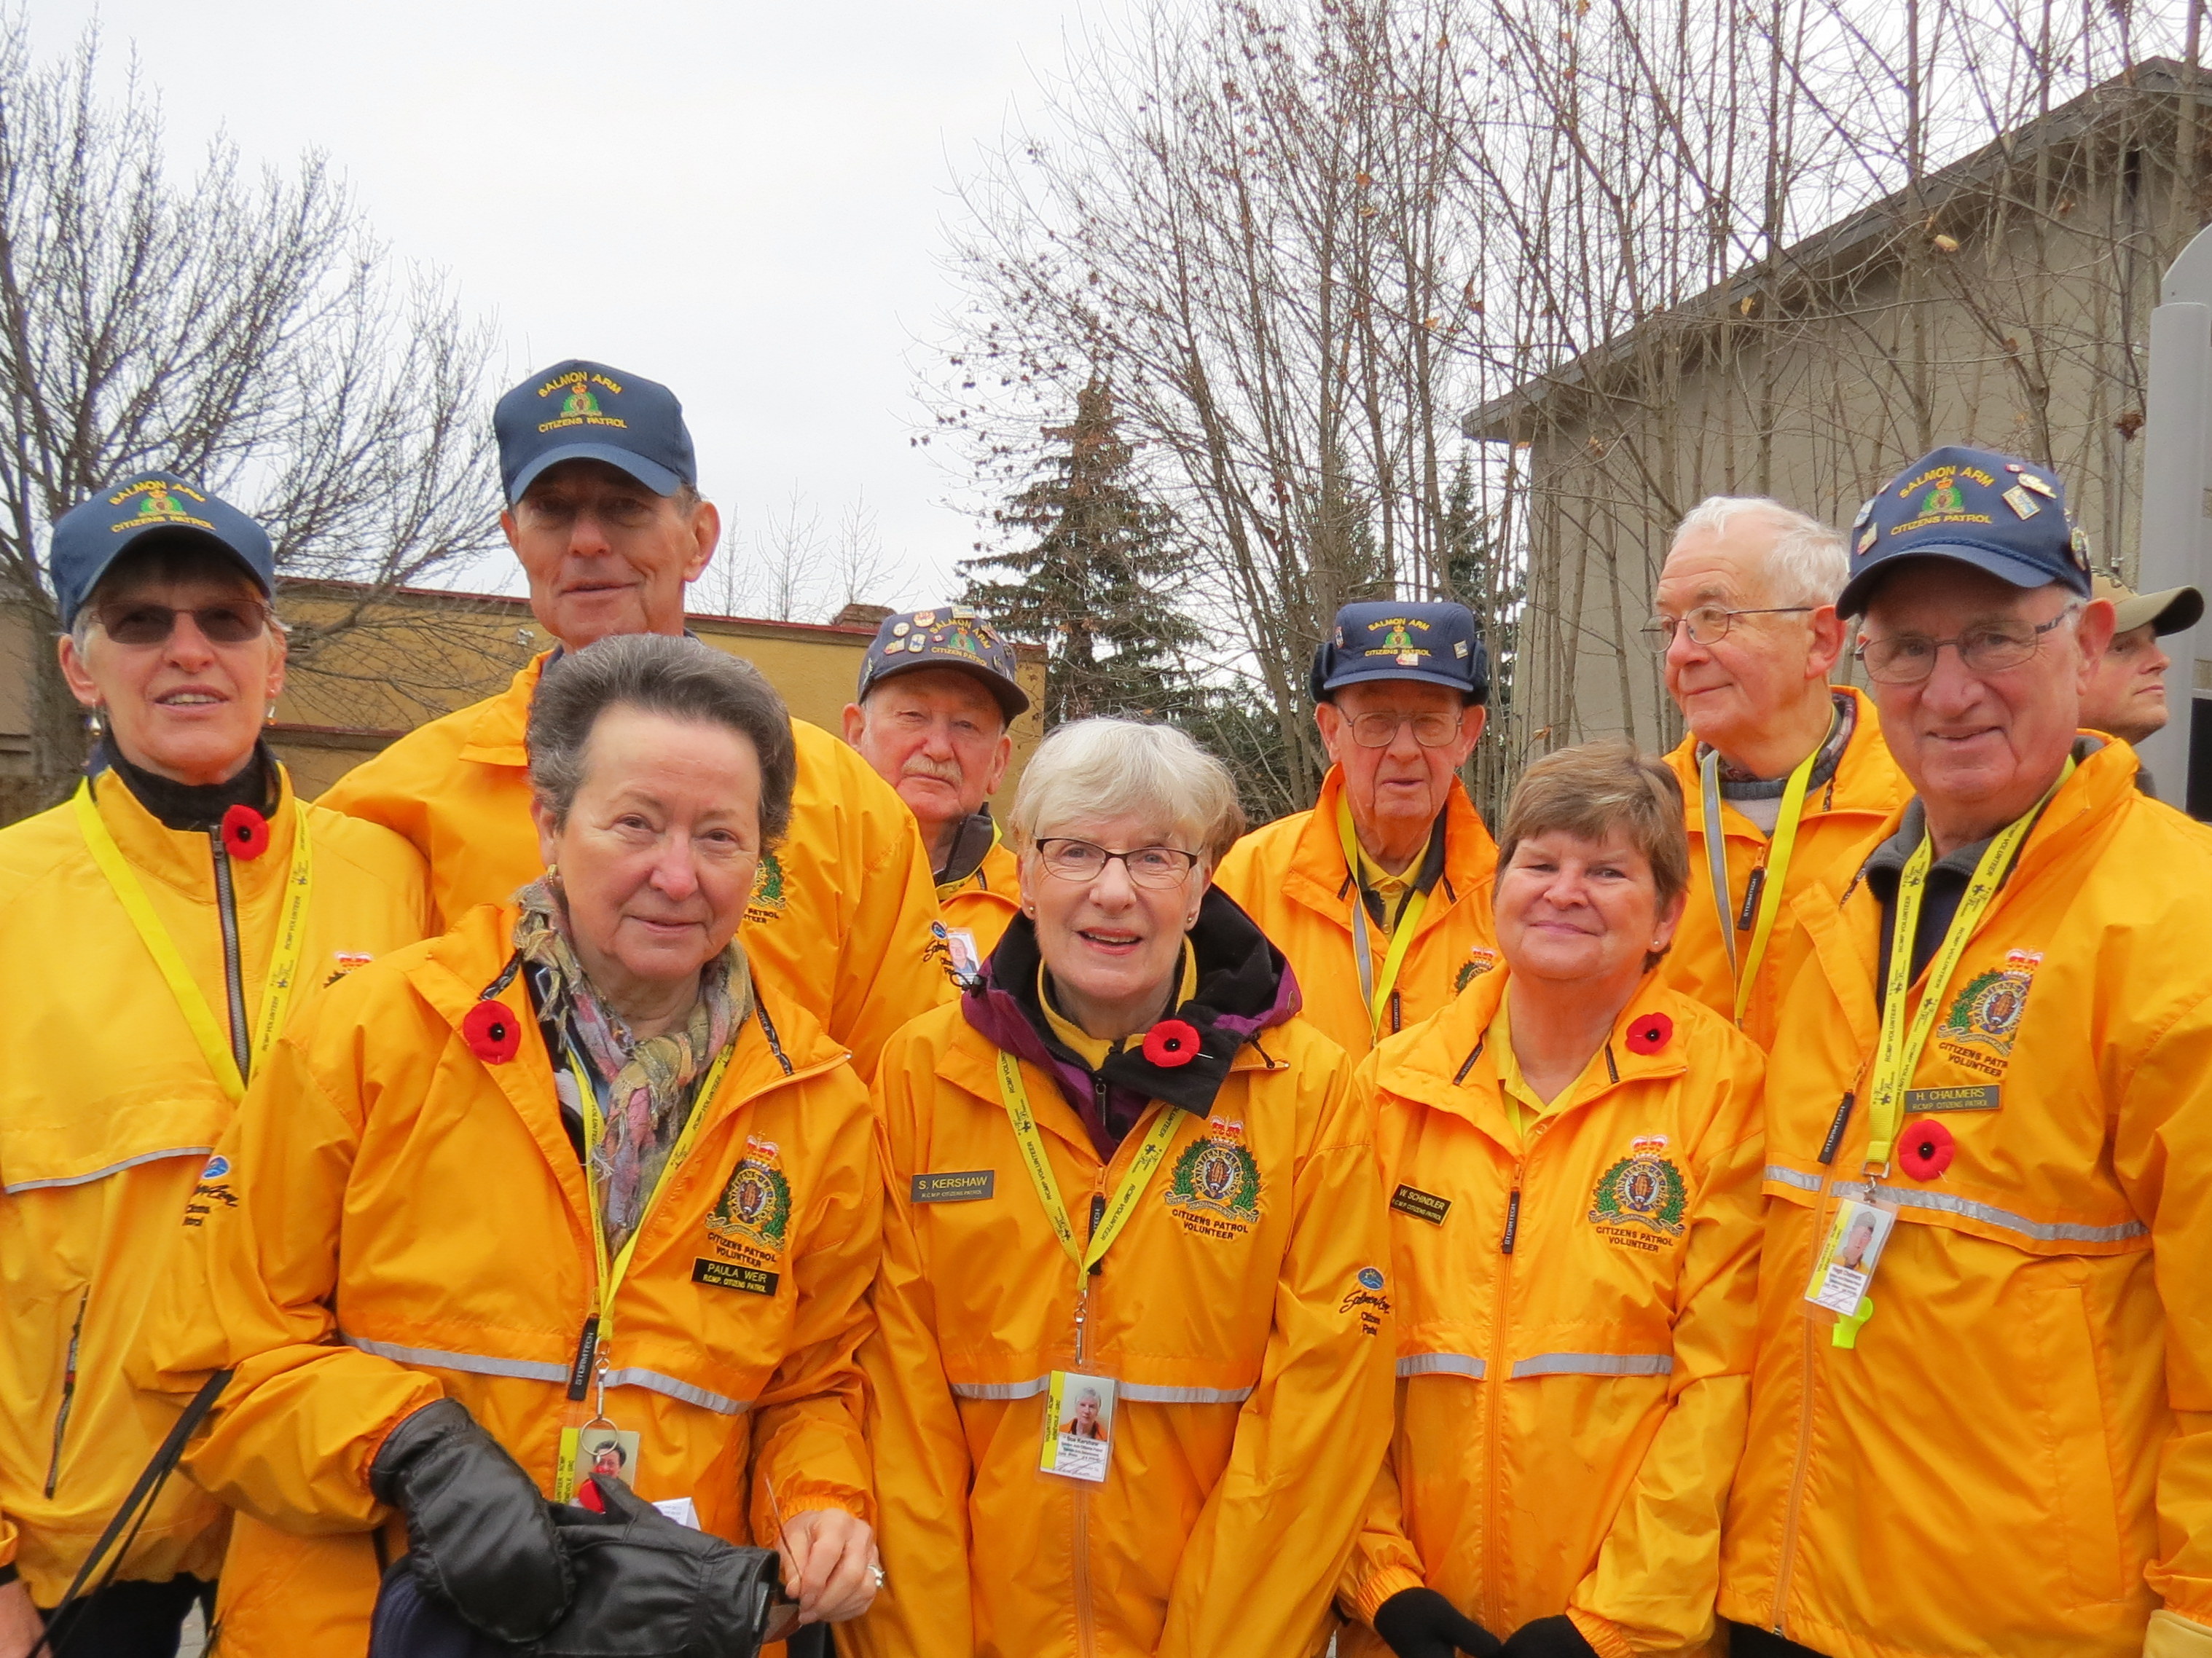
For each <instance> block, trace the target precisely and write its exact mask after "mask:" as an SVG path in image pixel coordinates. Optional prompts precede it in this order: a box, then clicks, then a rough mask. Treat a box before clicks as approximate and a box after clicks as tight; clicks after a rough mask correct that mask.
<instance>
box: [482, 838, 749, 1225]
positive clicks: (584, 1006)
mask: <svg viewBox="0 0 2212 1658" xmlns="http://www.w3.org/2000/svg"><path fill="white" fill-rule="evenodd" d="M515 902H517V903H519V904H520V905H521V907H522V914H521V915H520V917H519V918H518V919H517V920H516V921H515V924H514V948H515V950H516V951H517V952H518V953H519V954H520V956H521V957H522V959H523V960H524V961H525V962H526V963H529V965H530V967H531V969H532V973H531V981H532V984H533V985H534V986H535V987H537V990H538V1017H539V1019H540V1021H541V1022H542V1023H544V1025H545V1027H546V1029H547V1030H548V1031H549V1033H558V1035H559V1036H560V1038H561V1040H560V1042H559V1043H558V1044H557V1046H556V1060H555V1064H554V1067H553V1087H554V1090H555V1092H556V1093H557V1094H558V1095H559V1096H560V1099H561V1103H562V1106H563V1107H564V1108H566V1109H568V1110H571V1111H574V1113H575V1114H576V1116H577V1118H578V1120H579V1121H589V1119H588V1118H586V1116H585V1114H584V1102H583V1101H582V1100H581V1099H580V1098H578V1097H576V1095H577V1088H576V1078H575V1077H574V1073H573V1072H571V1070H570V1069H569V1067H568V1062H567V1061H568V1059H569V1057H570V1056H572V1055H573V1056H574V1057H575V1058H577V1059H580V1060H581V1061H582V1062H583V1064H584V1066H586V1068H587V1069H588V1071H589V1072H590V1073H591V1075H592V1078H593V1080H594V1082H595V1083H596V1084H599V1087H598V1088H597V1089H596V1090H595V1091H596V1092H598V1094H599V1098H600V1100H601V1101H603V1102H605V1126H604V1127H602V1129H601V1130H600V1133H599V1144H598V1145H586V1147H585V1148H584V1153H585V1162H586V1175H587V1176H588V1178H589V1179H590V1180H591V1181H592V1183H593V1185H594V1187H596V1188H597V1190H598V1194H599V1217H600V1224H601V1225H602V1227H603V1228H604V1229H605V1232H606V1243H607V1258H608V1260H613V1259H614V1257H615V1256H617V1254H621V1253H622V1247H623V1244H625V1243H626V1242H629V1237H630V1235H631V1234H632V1233H633V1232H635V1231H636V1230H637V1228H638V1223H639V1222H640V1221H641V1220H643V1219H644V1218H645V1204H646V1199H647V1198H648V1197H650V1196H651V1195H652V1193H653V1187H654V1186H655V1185H656V1184H657V1183H658V1182H659V1179H660V1172H661V1170H662V1169H665V1168H666V1167H667V1164H668V1156H669V1153H670V1152H671V1151H673V1150H674V1149H675V1145H676V1142H677V1140H678V1138H679V1137H680V1136H681V1135H682V1134H683V1132H684V1123H685V1121H687V1120H688V1119H689V1118H690V1114H691V1096H692V1091H693V1089H694V1088H695V1086H696V1084H697V1083H698V1081H699V1079H700V1078H702V1076H704V1075H705V1074H706V1072H707V1071H708V1068H709V1067H710V1066H713V1064H714V1060H716V1059H717V1058H718V1057H720V1054H721V1052H722V1050H723V1049H724V1048H727V1047H728V1046H729V1045H730V1042H731V1041H732V1038H733V1037H734V1036H735V1035H736V1033H737V1029H738V1025H739V1024H741V1023H743V1022H744V1019H745V1018H746V1017H747V1016H749V1015H750V1013H751V1012H752V1011H753V984H752V974H751V972H750V969H748V968H747V966H746V964H745V956H744V950H742V949H740V948H739V947H738V941H737V940H736V939H735V938H732V939H731V940H730V943H729V946H728V947H727V948H726V950H723V951H722V953H721V954H720V955H719V956H717V957H715V958H714V960H713V961H711V962H709V963H707V965H706V967H705V968H704V969H702V970H701V972H700V975H699V999H698V1000H697V1001H696V1002H695V1003H693V1004H692V1007H691V1011H690V1013H689V1014H688V1015H686V1016H685V1017H684V1023H682V1024H681V1025H679V1026H678V1027H677V1028H676V1029H673V1030H669V1031H665V1032H663V1033H662V1034H661V1035H658V1036H648V1037H647V1038H646V1040H645V1041H643V1042H638V1041H635V1039H634V1038H632V1037H631V1035H630V1034H629V1029H627V1028H626V1027H625V1026H624V1025H623V1023H622V1020H621V1018H620V1017H618V1016H617V1015H616V1014H614V1013H612V1012H611V1011H609V1010H608V1009H607V1008H606V1006H605V1005H604V1004H603V1003H601V1001H600V1000H599V993H598V991H596V990H595V989H593V988H592V981H591V980H590V978H589V977H588V976H586V974H585V972H584V968H583V963H580V961H578V960H577V959H576V952H575V949H574V944H572V943H571V942H570V939H569V937H568V901H567V899H566V897H565V896H563V895H562V890H561V885H560V882H559V880H558V878H556V877H554V876H550V875H549V876H545V877H544V878H541V879H539V880H536V881H533V882H532V883H531V884H529V885H528V886H526V887H525V888H523V889H522V890H521V891H520V892H518V893H517V894H515Z"/></svg>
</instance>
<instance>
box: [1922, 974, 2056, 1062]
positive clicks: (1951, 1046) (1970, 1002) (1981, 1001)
mask: <svg viewBox="0 0 2212 1658" xmlns="http://www.w3.org/2000/svg"><path fill="white" fill-rule="evenodd" d="M2042 964H2043V952H2042V951H2041V950H2013V951H2011V952H2010V953H2008V955H2007V956H2006V957H2005V961H2004V965H2003V966H2002V968H1998V969H1995V970H1993V971H1991V972H1988V973H1977V974H1976V975H1974V976H1973V977H1972V978H1971V979H1969V980H1967V981H1966V983H1965V984H1963V985H1961V986H1960V987H1959V993H1958V994H1957V995H1956V996H1954V997H1953V998H1952V999H1951V1006H1950V1010H1949V1011H1948V1012H1947V1013H1945V1014H1944V1016H1943V1023H1942V1024H1941V1025H1940V1026H1938V1027H1937V1035H1936V1046H1937V1047H1938V1048H1940V1049H1941V1050H1942V1054H1943V1055H1944V1057H1945V1058H1947V1059H1948V1060H1952V1061H1954V1063H1956V1064H1959V1065H1962V1066H1966V1068H1967V1069H1968V1070H1970V1071H1978V1072H1983V1073H1984V1074H1985V1075H1988V1076H1991V1077H1996V1076H2002V1075H2003V1074H2004V1070H2005V1066H2006V1063H2007V1061H2008V1060H2010V1059H2011V1058H2012V1045H2013V1041H2014V1039H2015V1037H2016V1036H2017V1035H2019V1034H2020V1022H2021V1016H2022V1015H2023V1014H2025V1013H2026V1012H2027V993H2028V991H2029V989H2030V988H2031V987H2033V984H2034V982H2035V969H2037V968H2039V967H2040V966H2041V965H2042Z"/></svg>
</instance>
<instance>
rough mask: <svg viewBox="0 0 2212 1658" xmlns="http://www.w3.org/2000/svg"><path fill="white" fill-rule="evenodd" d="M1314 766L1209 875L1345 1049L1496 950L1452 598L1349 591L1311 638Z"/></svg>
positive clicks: (1386, 1027)
mask: <svg viewBox="0 0 2212 1658" xmlns="http://www.w3.org/2000/svg"><path fill="white" fill-rule="evenodd" d="M1312 686H1313V699H1314V723H1315V724H1316V725H1317V726H1320V727H1321V740H1322V744H1323V745H1324V746H1325V747H1326V748H1327V749H1328V757H1329V761H1330V764H1329V768H1328V776H1327V777H1326V778H1324V779H1322V786H1321V799H1319V800H1318V801H1316V803H1315V805H1314V807H1313V810H1312V811H1300V812H1293V813H1291V815H1290V816H1289V817H1279V818H1277V819H1276V820H1275V821H1274V822H1273V823H1270V824H1268V825H1267V827H1266V828H1265V829H1258V830H1255V831H1254V832H1253V833H1252V834H1250V835H1246V836H1245V837H1244V838H1243V840H1242V841H1238V842H1237V845H1236V847H1233V848H1232V849H1231V852H1230V853H1229V855H1228V856H1227V857H1226V858H1225V859H1222V860H1221V869H1220V872H1219V873H1218V875H1217V876H1216V877H1215V878H1214V884H1216V885H1217V886H1218V887H1219V888H1220V889H1221V890H1223V891H1224V892H1225V893H1227V894H1228V895H1229V896H1231V898H1234V899H1235V900H1236V901H1237V903H1238V904H1240V905H1241V906H1243V909H1244V911H1245V913H1246V914H1249V915H1250V916H1251V918H1252V919H1253V920H1255V921H1257V922H1258V923H1259V924H1260V926H1261V931H1262V932H1266V933H1267V936H1268V937H1269V938H1272V939H1273V940H1274V941H1275V944H1276V945H1277V946H1278V947H1279V949H1280V950H1282V951H1283V953H1284V954H1285V956H1287V957H1290V960H1291V968H1292V969H1294V970H1295V971H1296V973H1297V979H1298V986H1299V988H1300V989H1301V990H1302V991H1303V992H1304V996H1305V1011H1306V1017H1308V1018H1309V1019H1310V1020H1312V1021H1313V1023H1315V1024H1316V1025H1317V1026H1319V1027H1320V1028H1321V1029H1322V1031H1323V1032H1324V1033H1325V1034H1326V1035H1328V1038H1329V1040H1330V1041H1332V1042H1334V1043H1336V1045H1337V1046H1338V1047H1340V1048H1342V1049H1344V1051H1345V1052H1346V1053H1347V1054H1350V1055H1352V1058H1353V1059H1355V1060H1357V1059H1358V1058H1360V1057H1361V1056H1362V1055H1364V1054H1366V1052H1367V1051H1368V1050H1369V1049H1370V1048H1373V1047H1374V1046H1375V1044H1376V1042H1377V1041H1378V1040H1380V1039H1381V1038H1382V1037H1384V1036H1388V1035H1389V1034H1390V1033H1391V1032H1392V1031H1394V1030H1403V1029H1407V1027H1408V1026H1410V1025H1414V1024H1418V1023H1420V1021H1422V1020H1423V1019H1425V1018H1427V1017H1429V1015H1430V1014H1431V1013H1434V1012H1435V1011H1437V1009H1438V1008H1440V1007H1442V1006H1443V1005H1444V1004H1445V1003H1446V1002H1448V1001H1449V1000H1450V999H1452V998H1453V997H1454V996H1455V995H1457V994H1458V993H1459V992H1460V991H1461V990H1462V988H1463V987H1465V986H1466V985H1467V983H1468V981H1469V980H1471V979H1473V978H1474V976H1475V975H1477V974H1480V973H1486V972H1488V971H1489V970H1490V969H1492V968H1493V967H1495V966H1496V965H1497V964H1498V952H1497V950H1495V949H1494V948H1493V947H1492V945H1493V943H1494V940H1493V938H1492V933H1493V931H1494V929H1493V927H1492V921H1491V916H1490V878H1491V873H1492V871H1493V870H1495V869H1496V867H1497V865H1498V846H1497V843H1496V842H1495V841H1492V839H1491V838H1490V831H1489V830H1488V829H1486V828H1484V827H1483V822H1482V819H1481V817H1480V816H1479V815H1478V814H1477V813H1476V811H1475V809H1474V802H1473V801H1471V800H1469V799H1468V798H1467V789H1466V787H1465V786H1463V785H1462V783H1461V782H1460V780H1459V768H1460V767H1461V766H1462V765H1463V764H1465V763H1466V761H1467V757H1468V755H1470V754H1472V753H1473V752H1474V745H1475V744H1476V742H1477V741H1478V740H1479V739H1480V738H1481V736H1482V726H1483V721H1484V720H1485V718H1486V715H1487V714H1488V708H1487V706H1486V705H1487V703H1488V701H1489V698H1490V661H1489V659H1488V657H1487V656H1486V654H1485V653H1484V651H1483V648H1482V641H1481V640H1480V639H1479V638H1478V637H1476V635H1475V627H1474V616H1473V614H1472V613H1471V612H1469V611H1468V609H1467V607H1466V606H1465V605H1463V604H1411V603H1407V602H1406V601H1403V600H1399V599H1390V600H1386V601H1384V602H1382V603H1379V604H1347V605H1346V606H1345V607H1344V608H1343V609H1342V610H1339V611H1338V612H1337V614H1336V625H1335V627H1334V629H1333V630H1332V631H1331V633H1330V635H1329V637H1328V639H1326V640H1324V641H1322V647H1321V649H1320V650H1319V651H1318V652H1316V653H1315V656H1314V665H1313V680H1312Z"/></svg>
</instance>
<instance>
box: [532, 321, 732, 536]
mask: <svg viewBox="0 0 2212 1658" xmlns="http://www.w3.org/2000/svg"><path fill="white" fill-rule="evenodd" d="M491 424H492V430H493V432H494V433H495V434H496V435H497V436H498V439H499V476H500V481H501V483H504V484H505V485H506V486H507V505H508V506H510V507H512V506H513V504H514V503H515V502H516V501H520V500H521V499H522V492H523V491H524V490H526V489H528V488H529V487H530V484H531V481H532V479H534V478H535V477H537V476H538V474H539V473H540V472H542V471H544V470H545V469H546V468H547V467H549V466H558V465H560V464H561V463H562V461H564V460H601V461H605V463H606V464H607V465H610V466H613V467H617V468H619V469H620V470H622V471H625V472H627V473H629V475H630V477H634V478H635V479H636V480H637V481H638V482H639V483H642V484H643V485H644V486H645V487H646V488H647V489H650V490H652V491H653V494H655V495H674V494H675V493H676V492H677V490H678V489H680V488H682V487H683V486H684V485H685V484H687V483H688V484H691V485H693V486H695V487H696V485H697V483H698V482H699V464H698V462H697V461H696V460H695V459H693V458H692V454H691V432H690V428H689V427H687V426H685V425H684V405H683V404H680V403H678V401H677V400H676V393H674V392H671V391H670V390H669V389H668V388H667V387H666V386H663V385H662V384H661V383H660V382H659V381H658V380H641V379H640V378H639V377H638V376H637V375H635V374H623V372H622V370H620V369H619V368H610V367H607V366H606V364H605V363H603V362H586V361H583V360H582V359H581V358H580V357H571V358H570V359H569V360H568V361H566V362H556V363H555V364H554V365H553V366H552V367H550V368H548V369H547V370H545V372H544V373H543V374H532V376H531V377H530V378H529V379H528V380H525V381H523V382H522V384H521V385H520V386H516V387H515V388H514V389H513V391H512V392H508V393H507V395H506V396H505V397H503V398H501V399H500V400H499V406H498V407H497V408H496V409H495V410H492V416H491Z"/></svg>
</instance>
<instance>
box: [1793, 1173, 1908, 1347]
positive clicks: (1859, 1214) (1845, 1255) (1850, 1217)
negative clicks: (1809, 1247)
mask: <svg viewBox="0 0 2212 1658" xmlns="http://www.w3.org/2000/svg"><path fill="white" fill-rule="evenodd" d="M1895 1224H1897V1207H1896V1206H1895V1205H1894V1204H1874V1203H1860V1202H1857V1201H1856V1200H1855V1199H1849V1198H1846V1199H1844V1201H1843V1202H1842V1203H1840V1204H1838V1205H1837V1206H1836V1215H1835V1219H1834V1220H1833V1221H1832V1222H1831V1223H1830V1224H1829V1227H1828V1233H1827V1236H1826V1238H1825V1239H1824V1240H1823V1241H1822V1242H1821V1245H1820V1254H1819V1255H1818V1256H1816V1257H1815V1258H1814V1261H1813V1278H1812V1281H1811V1282H1810V1283H1808V1284H1806V1286H1805V1299H1806V1300H1808V1301H1809V1302H1811V1303H1813V1304H1814V1306H1815V1307H1820V1308H1823V1309H1826V1310H1827V1311H1828V1312H1831V1313H1833V1314H1835V1315H1836V1316H1837V1317H1838V1318H1849V1317H1850V1315H1852V1314H1854V1313H1856V1312H1857V1311H1858V1308H1859V1303H1860V1301H1861V1300H1862V1299H1863V1298H1864V1297H1865V1295H1866V1292H1867V1285H1868V1284H1870V1283H1872V1282H1873V1281H1874V1269H1875V1266H1876V1264H1877V1263H1878V1262H1880V1260H1881V1252H1882V1247H1883V1246H1884V1245H1885V1244H1887V1242H1889V1231H1890V1228H1891V1227H1893V1226H1894V1225H1895Z"/></svg>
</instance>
